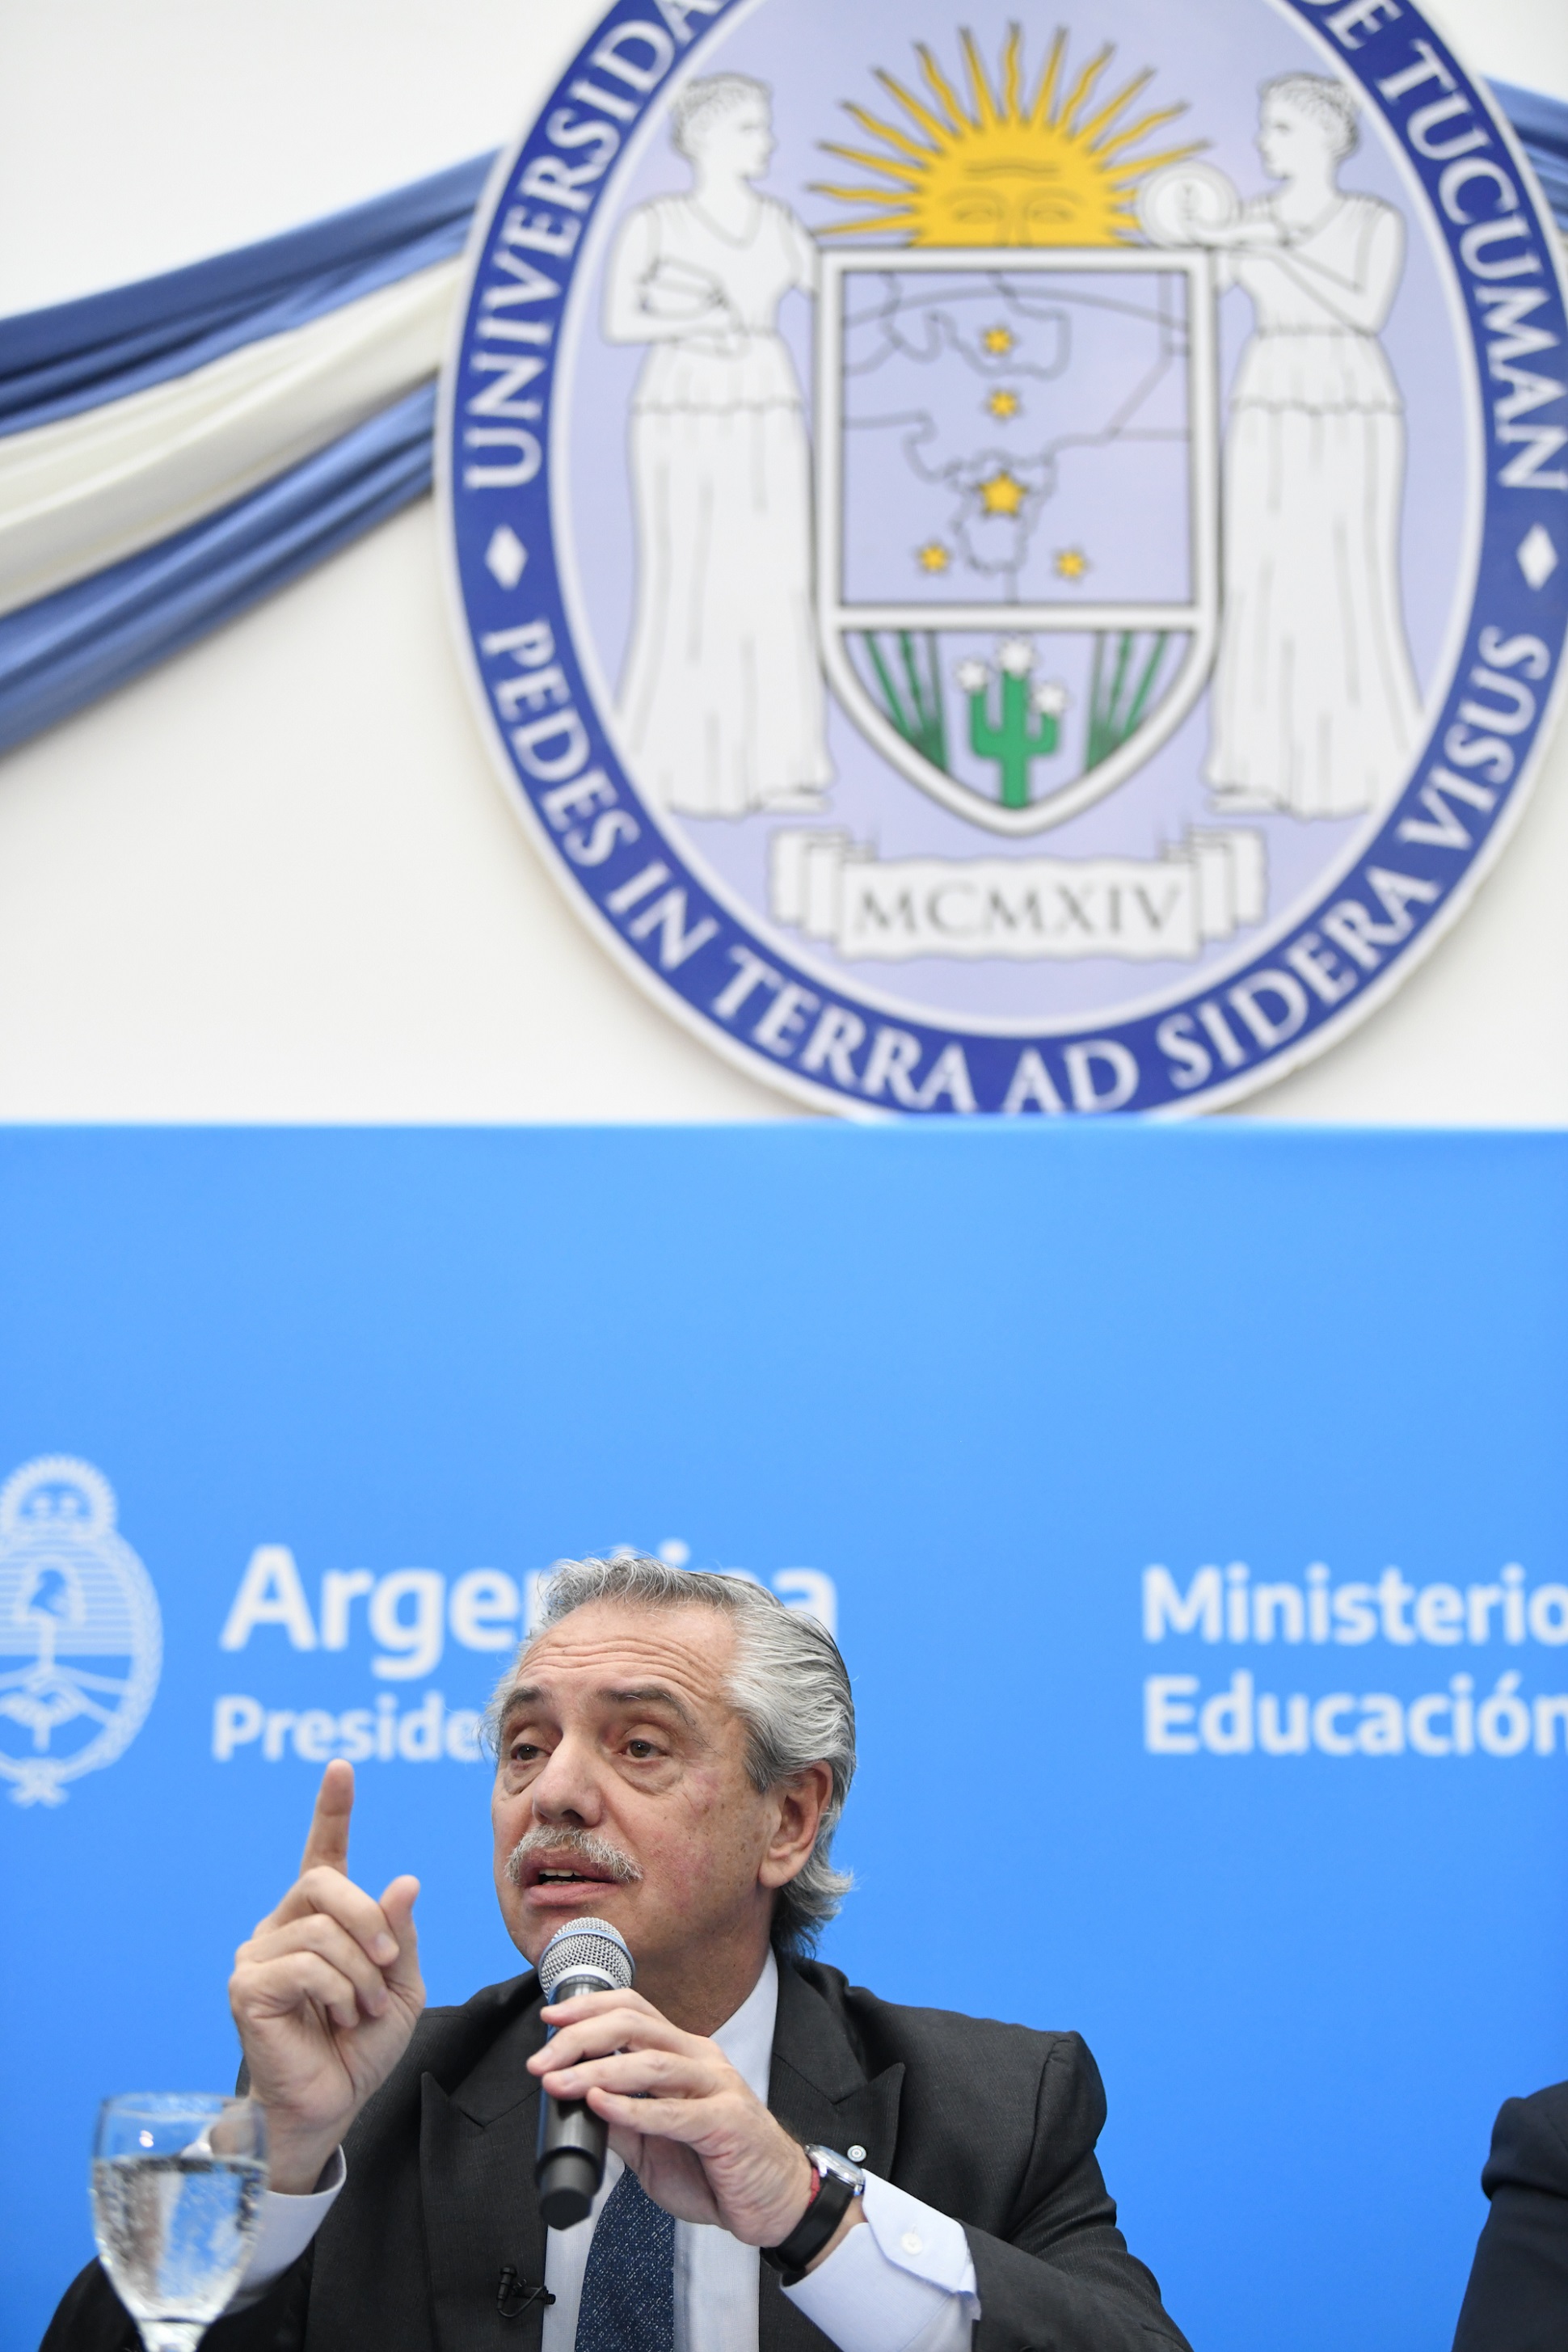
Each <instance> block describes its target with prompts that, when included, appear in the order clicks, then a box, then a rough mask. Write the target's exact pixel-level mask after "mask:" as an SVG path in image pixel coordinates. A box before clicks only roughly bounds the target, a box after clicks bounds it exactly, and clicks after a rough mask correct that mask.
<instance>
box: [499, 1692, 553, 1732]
mask: <svg viewBox="0 0 1568 2352" xmlns="http://www.w3.org/2000/svg"><path fill="white" fill-rule="evenodd" d="M544 1696H545V1692H544V1688H543V1685H542V1684H539V1683H520V1684H519V1685H518V1686H517V1688H516V1689H515V1690H510V1691H508V1693H507V1695H506V1704H505V1706H503V1707H502V1708H501V1711H500V1719H501V1721H502V1722H503V1723H509V1722H510V1720H511V1717H513V1716H514V1715H515V1714H516V1713H517V1712H518V1710H519V1708H520V1707H525V1706H538V1705H539V1704H540V1702H541V1700H542V1699H543V1698H544Z"/></svg>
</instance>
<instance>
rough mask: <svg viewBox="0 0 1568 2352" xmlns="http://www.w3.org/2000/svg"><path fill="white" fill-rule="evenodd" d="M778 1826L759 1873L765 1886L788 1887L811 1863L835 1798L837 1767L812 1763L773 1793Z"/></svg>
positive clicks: (759, 1878) (775, 1828) (761, 1882)
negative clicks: (834, 1778) (824, 1820)
mask: <svg viewBox="0 0 1568 2352" xmlns="http://www.w3.org/2000/svg"><path fill="white" fill-rule="evenodd" d="M772 1793H773V1803H774V1806H775V1807H776V1809H777V1811H776V1817H775V1826H774V1829H773V1835H772V1836H771V1837H770V1838H769V1840H768V1845H767V1852H766V1853H764V1854H763V1861H762V1867H761V1868H760V1869H759V1871H758V1873H757V1879H758V1883H759V1885H763V1886H787V1885H789V1883H790V1880H791V1879H792V1878H798V1877H799V1875H800V1874H801V1872H802V1871H803V1870H804V1869H805V1865H806V1864H807V1863H808V1862H809V1861H810V1860H811V1851H812V1848H813V1847H814V1846H815V1845H816V1833H817V1832H818V1830H819V1829H820V1828H821V1827H822V1816H823V1814H824V1813H825V1812H826V1810H827V1807H828V1804H829V1802H830V1801H831V1799H832V1796H833V1768H832V1766H831V1765H828V1764H808V1765H807V1766H806V1767H805V1770H804V1771H801V1772H792V1773H791V1774H790V1777H789V1779H788V1780H781V1781H780V1782H779V1784H778V1786H777V1788H776V1789H774V1790H773V1792H772Z"/></svg>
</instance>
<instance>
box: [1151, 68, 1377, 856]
mask: <svg viewBox="0 0 1568 2352" xmlns="http://www.w3.org/2000/svg"><path fill="white" fill-rule="evenodd" d="M1355 142H1356V123H1355V111H1354V106H1353V102H1352V100H1351V98H1350V96H1349V94H1348V92H1347V91H1345V90H1344V89H1342V88H1341V86H1340V84H1339V83H1338V82H1335V81H1330V80H1327V79H1323V78H1321V77H1320V76H1318V75H1316V74H1304V73H1293V74H1287V75H1285V76H1283V77H1282V78H1281V79H1279V80H1278V81H1273V82H1270V83H1268V85H1267V87H1266V88H1265V89H1264V92H1263V104H1262V111H1261V116H1260V120H1259V123H1258V152H1259V154H1260V155H1261V156H1262V158H1263V163H1264V167H1265V169H1266V170H1267V171H1268V173H1269V175H1270V177H1271V178H1273V179H1276V180H1278V181H1279V182H1280V186H1279V189H1278V190H1277V192H1276V193H1274V194H1271V195H1268V196H1263V197H1259V198H1258V199H1257V200H1256V201H1254V202H1253V203H1252V204H1249V205H1247V206H1246V207H1245V208H1244V209H1242V210H1241V212H1240V216H1239V218H1238V219H1237V220H1236V221H1234V222H1233V223H1229V224H1226V225H1225V226H1215V227H1211V228H1208V229H1205V228H1202V227H1200V226H1196V225H1195V224H1194V226H1193V227H1192V232H1191V233H1192V236H1193V237H1194V241H1195V242H1197V243H1200V244H1204V245H1207V246H1210V247H1214V248H1215V249H1216V250H1217V251H1218V252H1219V253H1220V254H1221V256H1222V261H1221V284H1222V286H1224V285H1226V284H1232V285H1237V286H1241V287H1243V288H1244V289H1246V291H1247V293H1248V294H1249V295H1250V296H1251V298H1252V301H1253V307H1254V310H1255V311H1256V313H1257V331H1256V332H1255V334H1254V335H1253V338H1252V340H1251V341H1250V342H1249V343H1248V344H1247V348H1246V350H1245V351H1244V352H1243V353H1242V358H1241V364H1240V367H1239V369H1238V371H1237V380H1236V387H1235V390H1234V392H1233V393H1232V394H1231V415H1230V428H1229V432H1228V435H1227V436H1226V455H1225V494H1224V497H1225V611H1224V617H1223V620H1222V624H1221V632H1220V646H1219V655H1218V659H1217V662H1216V666H1215V684H1214V720H1213V729H1212V734H1211V740H1210V745H1209V756H1208V761H1207V767H1206V771H1205V772H1206V775H1207V780H1208V782H1209V784H1210V787H1211V788H1212V790H1213V793H1214V795H1215V799H1216V800H1217V801H1219V802H1220V803H1222V804H1223V805H1224V806H1225V807H1226V808H1228V809H1237V808H1250V809H1274V810H1283V811H1286V812H1288V813H1289V814H1290V815H1292V816H1300V817H1315V816H1322V817H1341V816H1352V815H1355V814H1359V813H1360V812H1361V811H1362V810H1363V809H1370V808H1375V807H1377V806H1378V805H1379V804H1380V803H1383V802H1384V801H1385V800H1386V799H1387V797H1388V796H1389V794H1390V793H1392V792H1393V791H1394V790H1395V789H1396V788H1397V786H1398V785H1399V784H1400V783H1401V782H1403V781H1404V778H1405V771H1406V766H1407V763H1408V761H1409V757H1410V754H1411V753H1412V751H1414V749H1415V738H1416V730H1417V724H1418V720H1419V715H1420V702H1419V697H1418V695H1417V692H1416V686H1415V673H1414V670H1413V669H1412V667H1411V662H1410V654H1409V649H1408V647H1407V646H1406V643H1405V621H1404V614H1403V611H1402V606H1401V598H1400V587H1399V514H1400V503H1401V499H1402V496H1403V490H1404V476H1405V413H1404V404H1403V402H1402V401H1401V399H1400V395H1399V387H1398V385H1397V384H1396V383H1395V382H1394V375H1393V373H1392V371H1391V369H1390V367H1389V364H1388V362H1387V359H1386V358H1385V357H1384V352H1383V350H1382V347H1381V345H1380V344H1379V342H1378V341H1377V336H1378V331H1379V330H1380V329H1381V327H1382V326H1383V324H1384V320H1386V318H1387V316H1388V312H1389V310H1390V307H1391V305H1392V303H1393V300H1394V292H1395V289H1397V287H1398V284H1399V277H1400V271H1401V268H1402V267H1403V264H1404V258H1405V225H1404V222H1403V220H1402V219H1401V217H1400V215H1399V214H1398V213H1396V212H1395V211H1394V208H1393V206H1392V205H1385V204H1383V203H1381V202H1380V201H1379V200H1378V199H1377V198H1376V197H1374V196H1366V195H1346V194H1343V193H1342V191H1341V189H1340V186H1339V184H1338V182H1339V167H1340V164H1341V163H1342V160H1343V158H1344V157H1345V156H1347V155H1348V154H1349V153H1350V152H1351V151H1352V148H1353V147H1354V145H1355Z"/></svg>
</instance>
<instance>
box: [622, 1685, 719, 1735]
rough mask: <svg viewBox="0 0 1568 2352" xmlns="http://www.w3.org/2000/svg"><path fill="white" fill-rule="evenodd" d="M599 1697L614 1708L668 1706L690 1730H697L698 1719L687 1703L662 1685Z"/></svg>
mask: <svg viewBox="0 0 1568 2352" xmlns="http://www.w3.org/2000/svg"><path fill="white" fill-rule="evenodd" d="M599 1696H600V1697H601V1698H605V1699H608V1700H609V1702H610V1705H611V1706H667V1707H668V1709H669V1711H670V1713H671V1715H674V1716H677V1717H679V1719H680V1721H681V1722H682V1723H684V1724H686V1725H688V1726H689V1728H690V1729H692V1730H693V1731H695V1729H696V1728H697V1718H696V1717H695V1716H694V1715H693V1714H692V1712H691V1709H690V1708H689V1706H687V1704H686V1701H685V1700H684V1699H683V1698H678V1697H677V1696H676V1695H675V1693H674V1692H673V1691H672V1690H666V1689H665V1687H664V1685H663V1684H662V1683H644V1684H642V1685H639V1686H638V1687H637V1689H636V1690H602V1691H601V1692H600V1693H599Z"/></svg>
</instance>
